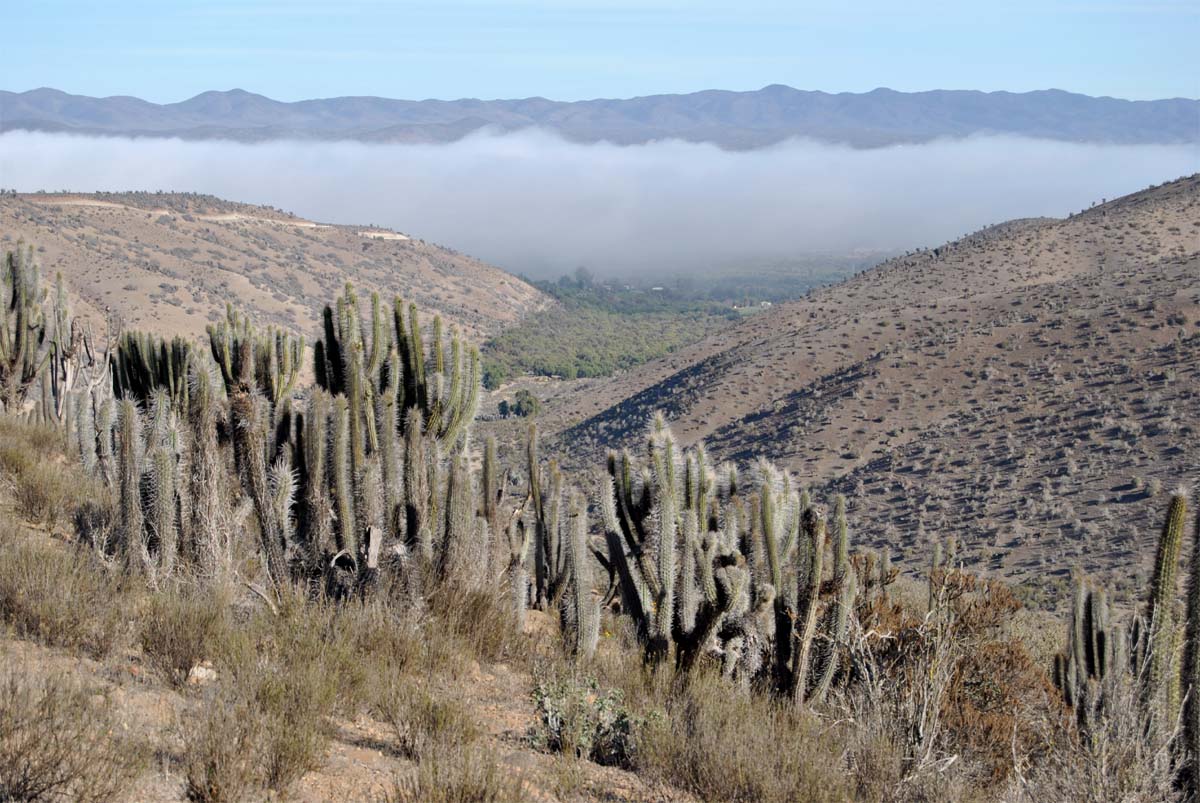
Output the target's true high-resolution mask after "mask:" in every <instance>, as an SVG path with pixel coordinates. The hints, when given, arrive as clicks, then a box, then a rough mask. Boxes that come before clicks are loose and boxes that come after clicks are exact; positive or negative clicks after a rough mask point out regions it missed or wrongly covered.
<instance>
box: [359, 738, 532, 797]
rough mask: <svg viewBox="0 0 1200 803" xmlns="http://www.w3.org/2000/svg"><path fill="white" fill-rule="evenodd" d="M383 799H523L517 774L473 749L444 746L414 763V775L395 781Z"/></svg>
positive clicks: (522, 791)
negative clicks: (444, 747)
mask: <svg viewBox="0 0 1200 803" xmlns="http://www.w3.org/2000/svg"><path fill="white" fill-rule="evenodd" d="M382 799H383V801H386V803H518V802H519V801H524V800H527V799H528V797H527V795H526V793H525V788H524V784H523V783H522V782H521V779H520V778H519V777H514V776H513V774H512V773H511V772H510V771H508V770H506V769H504V768H502V767H500V766H499V765H498V764H497V763H496V759H495V758H494V757H493V756H491V755H489V754H487V753H483V752H480V751H476V750H469V749H468V750H461V749H460V750H453V749H450V750H447V751H443V752H440V753H438V754H435V755H432V756H430V757H429V758H428V759H427V760H425V761H422V762H421V764H420V765H419V766H418V767H417V774H416V777H415V778H408V779H404V780H401V781H397V782H396V784H395V786H394V787H393V788H392V790H391V791H390V792H388V793H385V794H384V796H383V798H382Z"/></svg>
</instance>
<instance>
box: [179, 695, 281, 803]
mask: <svg viewBox="0 0 1200 803" xmlns="http://www.w3.org/2000/svg"><path fill="white" fill-rule="evenodd" d="M261 726H262V723H261V720H260V719H259V716H258V715H257V713H256V712H255V711H254V710H253V708H252V706H251V705H250V701H249V700H246V699H244V698H242V699H238V698H236V696H234V695H229V696H218V697H217V698H215V699H213V700H211V701H210V702H209V703H208V704H207V705H206V706H205V708H204V710H203V713H202V715H201V717H200V718H199V720H198V721H197V722H194V723H190V724H189V726H188V728H187V730H186V748H185V751H184V794H185V795H186V796H187V799H188V800H191V801H194V802H195V803H237V801H241V800H248V799H251V798H252V797H254V794H255V793H256V792H258V791H259V790H260V789H261V776H260V774H259V767H258V763H257V762H258V746H259V743H260V742H261V740H262V733H261V730H260V729H261Z"/></svg>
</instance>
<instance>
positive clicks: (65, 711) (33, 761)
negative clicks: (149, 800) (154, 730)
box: [0, 667, 149, 803]
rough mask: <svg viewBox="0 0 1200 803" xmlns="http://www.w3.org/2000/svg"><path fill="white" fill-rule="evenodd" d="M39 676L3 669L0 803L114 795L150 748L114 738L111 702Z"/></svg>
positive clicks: (33, 670) (28, 671) (34, 672)
mask: <svg viewBox="0 0 1200 803" xmlns="http://www.w3.org/2000/svg"><path fill="white" fill-rule="evenodd" d="M41 674H42V673H41V672H40V671H39V670H37V669H36V668H34V667H11V668H9V669H7V670H4V671H3V672H0V800H14V801H15V800H30V801H34V800H77V801H96V802H97V803H101V802H102V801H109V800H113V799H114V798H116V797H118V796H119V795H120V794H121V793H122V792H123V791H124V790H125V789H126V788H127V787H128V786H129V785H130V784H131V783H132V782H133V781H134V780H135V779H136V778H137V776H138V775H139V774H140V773H141V772H142V770H143V768H144V767H145V766H146V764H147V761H148V758H149V751H148V749H147V747H146V746H145V745H144V744H141V743H138V742H134V741H132V740H127V739H121V738H119V737H117V736H114V735H113V734H114V733H115V731H116V728H115V727H114V722H113V717H112V711H111V708H110V706H109V704H108V701H107V700H105V699H101V700H96V699H94V698H93V695H92V694H91V693H90V692H89V691H87V690H86V689H84V688H82V687H81V686H80V685H79V684H77V683H74V682H72V681H70V680H68V679H67V678H65V677H62V676H57V675H51V676H50V677H46V678H42V677H41Z"/></svg>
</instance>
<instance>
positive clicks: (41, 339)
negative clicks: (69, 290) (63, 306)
mask: <svg viewBox="0 0 1200 803" xmlns="http://www.w3.org/2000/svg"><path fill="white" fill-rule="evenodd" d="M0 293H2V296H0V405H3V408H4V410H6V411H9V412H15V411H18V410H19V409H20V408H21V406H22V405H23V404H24V403H25V400H26V398H27V397H28V395H29V391H30V389H31V387H32V386H33V383H34V382H36V381H37V380H38V378H39V377H40V376H41V375H42V372H43V370H44V369H45V367H46V363H47V361H48V360H49V359H50V351H49V343H48V334H49V329H50V325H49V324H48V322H47V320H46V315H45V312H44V309H43V305H44V302H45V300H46V291H45V290H44V289H43V288H42V286H41V270H40V269H39V267H38V265H37V262H36V261H34V258H33V247H32V246H25V245H24V244H23V243H18V244H17V248H16V250H15V251H9V252H8V254H7V256H6V257H5V260H4V272H3V273H2V274H0Z"/></svg>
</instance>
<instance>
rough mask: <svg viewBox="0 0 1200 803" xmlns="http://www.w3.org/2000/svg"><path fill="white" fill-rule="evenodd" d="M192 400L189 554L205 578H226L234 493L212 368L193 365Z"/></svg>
mask: <svg viewBox="0 0 1200 803" xmlns="http://www.w3.org/2000/svg"><path fill="white" fill-rule="evenodd" d="M188 397H189V400H190V405H189V409H188V430H189V446H190V448H189V449H188V450H187V454H188V472H187V474H186V482H187V485H188V487H189V489H190V490H189V492H188V497H189V498H190V514H189V515H188V517H187V521H186V532H187V540H186V549H185V552H186V554H187V556H188V557H189V559H190V560H191V561H192V563H193V565H195V566H196V567H197V568H198V569H199V570H200V571H201V573H204V574H209V575H214V576H222V575H224V574H226V573H227V572H228V571H229V570H230V568H231V567H232V563H233V544H232V532H231V528H232V523H231V521H230V501H229V491H230V488H229V487H228V485H227V481H226V470H225V459H224V456H223V453H222V449H221V445H220V438H219V432H218V430H219V426H220V419H221V416H222V414H223V410H224V397H223V394H222V393H221V391H220V389H219V387H218V386H217V383H216V380H215V378H214V377H213V375H212V373H210V371H209V369H208V367H207V366H204V365H202V364H196V365H193V367H192V376H191V388H190V390H189V393H188Z"/></svg>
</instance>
